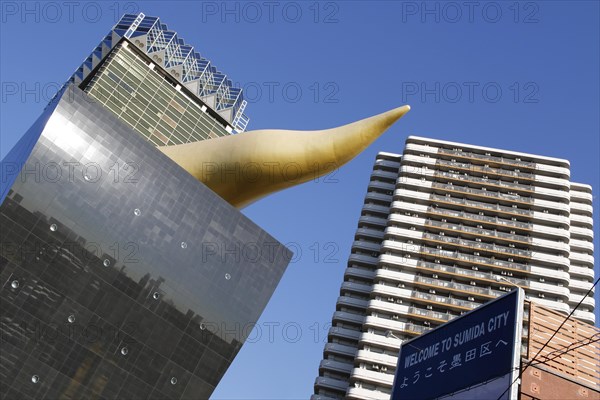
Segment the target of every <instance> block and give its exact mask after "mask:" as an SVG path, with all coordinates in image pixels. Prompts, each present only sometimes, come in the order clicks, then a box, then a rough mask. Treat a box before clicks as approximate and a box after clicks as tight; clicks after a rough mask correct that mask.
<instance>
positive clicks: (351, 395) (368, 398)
mask: <svg viewBox="0 0 600 400" xmlns="http://www.w3.org/2000/svg"><path fill="white" fill-rule="evenodd" d="M345 398H346V399H350V400H390V394H389V393H384V392H380V391H377V390H369V389H363V388H362V387H349V388H348V391H347V392H346V397H345Z"/></svg>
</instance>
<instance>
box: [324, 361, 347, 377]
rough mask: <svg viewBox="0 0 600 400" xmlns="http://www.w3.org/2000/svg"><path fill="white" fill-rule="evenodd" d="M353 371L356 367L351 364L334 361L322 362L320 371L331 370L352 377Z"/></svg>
mask: <svg viewBox="0 0 600 400" xmlns="http://www.w3.org/2000/svg"><path fill="white" fill-rule="evenodd" d="M352 369H354V365H352V364H351V363H344V362H340V361H334V360H321V362H320V363H319V371H323V370H329V371H335V372H341V373H343V374H348V375H350V373H351V372H352Z"/></svg>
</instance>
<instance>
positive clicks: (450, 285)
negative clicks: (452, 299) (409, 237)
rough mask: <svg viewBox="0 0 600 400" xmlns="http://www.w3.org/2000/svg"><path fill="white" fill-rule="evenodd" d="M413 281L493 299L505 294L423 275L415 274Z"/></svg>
mask: <svg viewBox="0 0 600 400" xmlns="http://www.w3.org/2000/svg"><path fill="white" fill-rule="evenodd" d="M415 282H418V283H424V284H426V285H427V286H430V287H435V288H445V289H450V290H458V291H461V292H467V293H472V294H475V295H478V296H482V297H486V298H488V299H493V298H496V297H498V296H501V295H503V294H506V292H502V291H500V290H493V289H488V288H482V287H478V286H472V285H465V284H464V283H455V282H447V281H443V280H440V279H433V278H427V277H424V276H416V277H415Z"/></svg>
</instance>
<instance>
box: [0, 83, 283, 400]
mask: <svg viewBox="0 0 600 400" xmlns="http://www.w3.org/2000/svg"><path fill="white" fill-rule="evenodd" d="M28 135H29V136H28V138H29V139H28V140H30V141H32V142H33V143H35V146H33V147H32V150H31V152H28V151H21V152H19V153H18V154H19V156H18V157H17V156H15V161H11V162H14V163H16V164H15V166H16V168H17V171H18V173H17V172H14V173H17V175H16V176H12V179H13V181H14V183H13V184H12V185H11V187H10V190H8V195H7V196H6V198H5V199H4V201H3V202H2V204H1V206H0V224H1V226H2V229H1V237H0V243H1V245H2V246H1V248H0V278H1V279H0V282H1V283H2V286H1V287H0V299H1V302H2V304H1V307H0V334H1V339H2V351H1V352H0V365H1V368H0V397H1V398H2V399H34V398H48V399H56V398H70V399H85V398H99V399H146V398H150V399H167V398H168V399H202V398H208V397H209V396H210V394H211V393H212V391H213V390H214V388H215V386H216V385H217V383H218V382H219V380H220V379H221V377H222V376H223V374H224V373H225V371H226V369H227V368H228V366H229V365H230V363H231V362H232V360H233V358H234V357H235V355H236V354H237V352H238V351H239V350H240V348H241V346H242V344H243V343H244V341H245V339H246V338H247V336H248V335H249V334H250V332H251V330H252V327H253V324H254V323H255V322H256V320H257V319H258V318H259V316H260V314H261V312H262V310H263V309H264V307H265V306H266V304H267V302H268V300H269V298H270V297H271V295H272V293H273V291H274V289H275V287H276V285H277V283H278V282H279V280H280V278H281V276H282V274H283V272H284V270H285V268H286V266H287V264H288V262H289V259H290V252H289V250H287V249H286V248H285V247H284V246H282V245H281V244H280V243H279V242H277V241H276V240H275V239H273V238H272V237H271V236H270V235H268V234H267V233H266V232H264V231H263V230H262V229H260V228H259V227H258V226H256V225H255V224H254V223H253V222H252V221H250V220H248V219H247V218H246V217H245V216H244V215H242V214H241V213H240V212H239V211H238V210H236V209H235V208H233V207H231V206H230V205H229V204H228V203H227V202H225V201H224V200H222V199H221V198H220V197H218V196H217V195H216V194H215V193H213V192H212V191H210V190H209V189H208V188H206V187H205V186H204V185H203V184H201V183H199V182H198V181H197V180H195V179H194V178H193V177H192V176H191V175H189V174H188V173H187V172H185V171H184V170H183V169H181V168H180V167H179V166H177V165H176V164H175V163H173V162H172V161H171V160H170V159H168V158H167V157H166V156H164V155H163V154H162V153H161V152H160V151H159V150H158V149H156V148H155V147H154V146H153V145H152V144H151V143H149V142H148V141H147V140H146V139H145V138H143V137H142V136H140V135H139V134H138V133H136V132H135V131H134V130H133V129H131V128H130V127H129V126H127V125H126V124H125V123H124V122H122V121H120V120H119V119H118V118H117V117H116V116H115V115H114V114H113V113H112V112H110V111H108V110H107V109H105V108H104V107H103V106H102V105H100V104H98V103H97V102H96V101H95V100H94V99H93V98H90V97H89V96H87V95H86V94H85V93H84V92H82V91H81V90H80V89H78V88H77V87H75V86H70V87H68V88H67V90H66V91H65V92H64V93H63V94H62V95H61V97H59V98H58V99H57V100H56V103H55V105H53V106H51V107H48V108H47V109H46V114H45V115H44V116H43V117H42V118H41V119H40V122H38V124H37V125H36V129H33V130H30V131H29V132H28ZM26 141H27V140H26ZM19 157H21V158H22V159H21V160H18V158H19ZM6 166H7V164H6V163H5V162H3V166H2V167H3V171H6ZM6 178H7V176H3V179H6Z"/></svg>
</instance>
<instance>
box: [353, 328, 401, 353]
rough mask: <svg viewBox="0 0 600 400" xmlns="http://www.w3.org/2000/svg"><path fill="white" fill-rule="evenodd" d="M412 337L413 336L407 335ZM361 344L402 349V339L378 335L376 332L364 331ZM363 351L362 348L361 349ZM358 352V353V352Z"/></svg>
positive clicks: (395, 350) (360, 340) (394, 349)
mask: <svg viewBox="0 0 600 400" xmlns="http://www.w3.org/2000/svg"><path fill="white" fill-rule="evenodd" d="M407 337H412V336H407ZM358 343H359V344H360V346H377V347H380V348H383V349H388V350H392V351H394V352H398V350H399V349H400V343H402V340H400V339H395V338H393V337H389V338H388V337H386V336H383V335H377V334H375V333H369V332H363V333H362V335H361V336H360V339H359V340H358ZM359 351H361V350H359ZM357 354H358V353H357Z"/></svg>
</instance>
